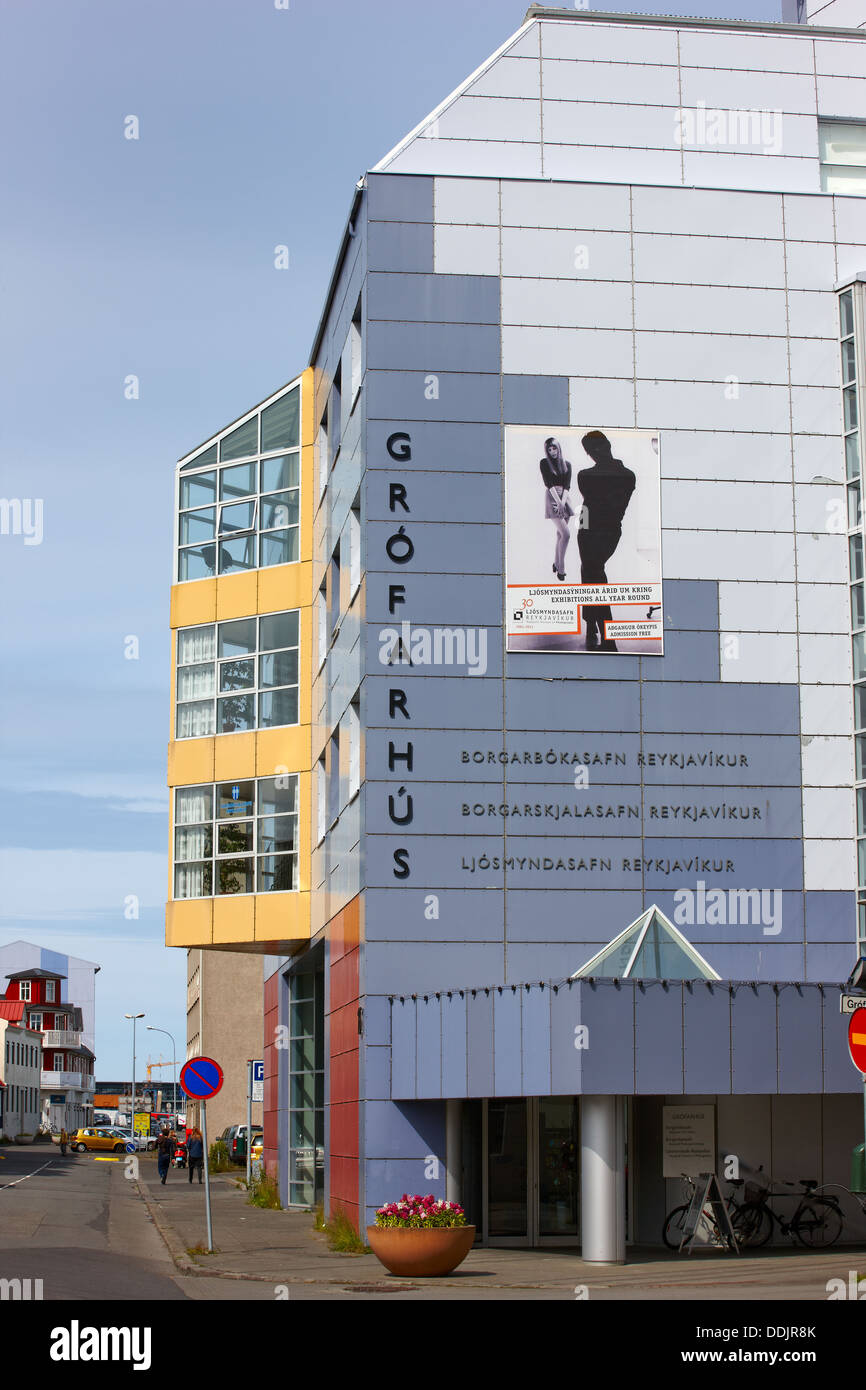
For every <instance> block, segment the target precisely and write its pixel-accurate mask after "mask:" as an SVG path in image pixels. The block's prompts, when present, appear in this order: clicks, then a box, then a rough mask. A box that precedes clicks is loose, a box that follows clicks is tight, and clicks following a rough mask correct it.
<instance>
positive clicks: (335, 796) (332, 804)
mask: <svg viewBox="0 0 866 1390" xmlns="http://www.w3.org/2000/svg"><path fill="white" fill-rule="evenodd" d="M341 810H342V806H341V804H340V731H339V729H335V730H334V732H333V733H332V735H331V746H330V748H329V749H328V828H329V829H330V828H331V826H332V825H334V823H335V822H336V821H337V820H339V817H340V811H341Z"/></svg>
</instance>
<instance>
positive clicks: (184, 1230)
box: [0, 1145, 866, 1304]
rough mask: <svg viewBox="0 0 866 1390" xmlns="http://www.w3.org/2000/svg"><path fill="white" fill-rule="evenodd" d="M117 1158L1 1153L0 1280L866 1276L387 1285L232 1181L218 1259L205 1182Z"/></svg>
mask: <svg viewBox="0 0 866 1390" xmlns="http://www.w3.org/2000/svg"><path fill="white" fill-rule="evenodd" d="M126 1173H127V1165H126V1161H125V1159H124V1158H121V1159H120V1160H119V1161H113V1160H109V1161H106V1160H104V1159H100V1158H96V1157H94V1156H93V1155H92V1154H87V1155H84V1154H79V1155H76V1156H74V1157H72V1156H68V1157H67V1158H66V1159H65V1160H64V1159H63V1158H61V1156H60V1152H59V1150H58V1149H57V1148H52V1147H49V1146H48V1145H34V1146H33V1147H27V1148H11V1147H9V1148H3V1149H0V1278H2V1279H41V1280H42V1282H43V1298H44V1300H46V1301H57V1300H67V1299H70V1300H92V1299H98V1300H108V1301H129V1300H148V1301H150V1300H157V1301H176V1300H185V1299H192V1300H195V1301H196V1302H201V1301H258V1302H269V1303H273V1302H275V1301H280V1300H286V1299H287V1300H290V1301H294V1302H297V1301H298V1300H300V1301H302V1302H305V1301H312V1300H320V1299H326V1300H329V1301H333V1300H339V1301H343V1302H345V1301H349V1302H351V1303H357V1302H361V1301H366V1300H374V1301H378V1300H389V1301H391V1302H393V1301H395V1300H396V1301H399V1302H405V1301H413V1300H414V1301H416V1302H417V1301H418V1300H419V1299H420V1300H422V1301H428V1300H431V1299H432V1300H435V1301H437V1302H440V1301H444V1302H453V1301H462V1300H466V1299H469V1300H472V1301H480V1302H492V1301H505V1302H508V1301H521V1302H527V1301H531V1302H543V1301H547V1302H549V1301H558V1302H563V1301H567V1302H573V1301H575V1299H576V1298H585V1299H588V1300H589V1301H590V1302H615V1301H628V1302H645V1301H654V1300H656V1301H677V1302H682V1301H689V1300H691V1301H695V1302H699V1303H711V1304H713V1303H718V1302H726V1303H727V1302H735V1301H738V1300H748V1301H749V1302H758V1303H760V1302H767V1301H769V1300H781V1301H783V1302H797V1303H802V1302H807V1301H809V1302H825V1301H826V1300H827V1281H828V1280H830V1279H833V1278H837V1279H842V1280H843V1281H845V1282H846V1283H847V1282H848V1281H849V1278H850V1275H851V1272H852V1271H854V1272H855V1273H856V1274H860V1275H863V1276H864V1277H866V1252H864V1249H863V1246H862V1245H861V1246H859V1247H842V1246H840V1247H837V1248H835V1249H834V1250H831V1251H829V1252H826V1253H822V1254H814V1253H812V1252H811V1251H808V1250H797V1249H795V1248H793V1247H791V1248H789V1247H784V1248H782V1249H779V1250H773V1251H761V1252H758V1253H756V1254H751V1255H748V1256H743V1257H741V1258H736V1257H733V1256H725V1255H721V1254H719V1253H716V1252H713V1251H702V1252H696V1253H695V1254H694V1255H692V1256H678V1255H674V1254H671V1253H669V1252H665V1251H660V1250H631V1251H630V1252H629V1263H628V1264H627V1265H625V1266H619V1267H617V1266H597V1265H596V1266H593V1265H587V1264H584V1263H583V1261H582V1260H581V1259H580V1258H579V1255H578V1253H577V1252H575V1251H573V1250H566V1249H563V1250H498V1249H497V1250H492V1249H487V1250H485V1249H479V1248H476V1249H475V1250H473V1251H471V1252H470V1254H469V1256H468V1258H467V1259H466V1261H465V1263H464V1264H463V1265H462V1266H461V1267H460V1269H459V1270H457V1271H455V1273H454V1274H452V1275H450V1276H449V1277H448V1278H446V1279H438V1280H435V1281H430V1282H427V1281H423V1280H414V1281H413V1280H410V1279H394V1278H392V1277H391V1276H389V1275H388V1274H387V1273H386V1272H385V1270H384V1269H383V1268H382V1266H381V1265H380V1264H379V1262H378V1260H377V1259H376V1258H375V1256H373V1255H340V1254H334V1253H332V1252H331V1251H330V1250H329V1249H328V1246H327V1242H326V1240H325V1237H324V1236H323V1235H322V1234H321V1233H319V1232H316V1231H314V1230H313V1223H312V1216H311V1215H310V1213H309V1212H285V1211H269V1210H262V1209H260V1208H257V1207H252V1206H250V1205H249V1204H248V1203H247V1201H246V1194H245V1192H244V1190H243V1189H242V1188H241V1187H239V1186H238V1181H237V1178H238V1177H239V1176H240V1174H241V1170H240V1169H239V1170H238V1175H237V1176H235V1175H234V1174H225V1175H219V1176H216V1177H215V1178H214V1180H213V1229H214V1245H215V1253H214V1254H210V1255H209V1254H207V1253H205V1251H204V1246H205V1245H206V1222H205V1207H204V1188H203V1187H199V1185H198V1183H196V1184H194V1185H193V1186H190V1184H189V1182H188V1178H187V1173H186V1172H185V1171H184V1170H177V1169H172V1170H171V1171H170V1173H169V1177H168V1181H167V1183H166V1184H165V1186H163V1185H162V1184H161V1183H160V1182H159V1178H158V1175H157V1169H156V1160H155V1157H154V1155H153V1154H147V1155H145V1154H142V1155H139V1156H138V1178H137V1179H135V1178H134V1176H132V1175H130V1176H129V1177H128V1176H126Z"/></svg>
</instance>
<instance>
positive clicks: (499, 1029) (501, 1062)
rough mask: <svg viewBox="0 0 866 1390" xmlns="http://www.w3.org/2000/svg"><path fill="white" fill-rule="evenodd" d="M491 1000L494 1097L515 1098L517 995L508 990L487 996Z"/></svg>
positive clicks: (519, 1080) (519, 1078)
mask: <svg viewBox="0 0 866 1390" xmlns="http://www.w3.org/2000/svg"><path fill="white" fill-rule="evenodd" d="M491 998H492V1000H493V1091H492V1094H493V1095H494V1096H519V1095H522V1094H523V1093H524V1092H523V1075H522V1072H521V1066H520V1062H521V1055H520V1054H521V1047H520V994H519V993H518V992H517V991H513V990H511V989H497V990H493V991H492V992H491Z"/></svg>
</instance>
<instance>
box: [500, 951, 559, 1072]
mask: <svg viewBox="0 0 866 1390" xmlns="http://www.w3.org/2000/svg"><path fill="white" fill-rule="evenodd" d="M510 967H511V962H510V960H509V973H510ZM527 978H528V977H527ZM519 993H520V998H521V999H522V1001H523V1029H522V1044H523V1090H524V1094H525V1095H527V1096H546V1095H549V1094H550V1079H551V1078H550V1001H551V998H552V995H551V991H550V990H549V989H539V988H538V986H537V985H533V986H531V988H529V989H521V990H520V992H519Z"/></svg>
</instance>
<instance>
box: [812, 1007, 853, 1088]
mask: <svg viewBox="0 0 866 1390" xmlns="http://www.w3.org/2000/svg"><path fill="white" fill-rule="evenodd" d="M821 995H822V1004H823V1007H822V1010H821V1018H822V1024H823V1041H824V1047H823V1053H824V1090H825V1091H854V1090H857V1091H859V1090H860V1089H861V1082H860V1080H859V1077H858V1074H857V1072H856V1070H855V1068H854V1063H853V1062H852V1061H851V1054H850V1053H849V1051H848V1029H847V1026H846V1024H845V1022H844V1020H843V1018H842V1016H841V1015H840V1013H839V994H838V992H837V991H836V990H835V989H825V990H822V991H821Z"/></svg>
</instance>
